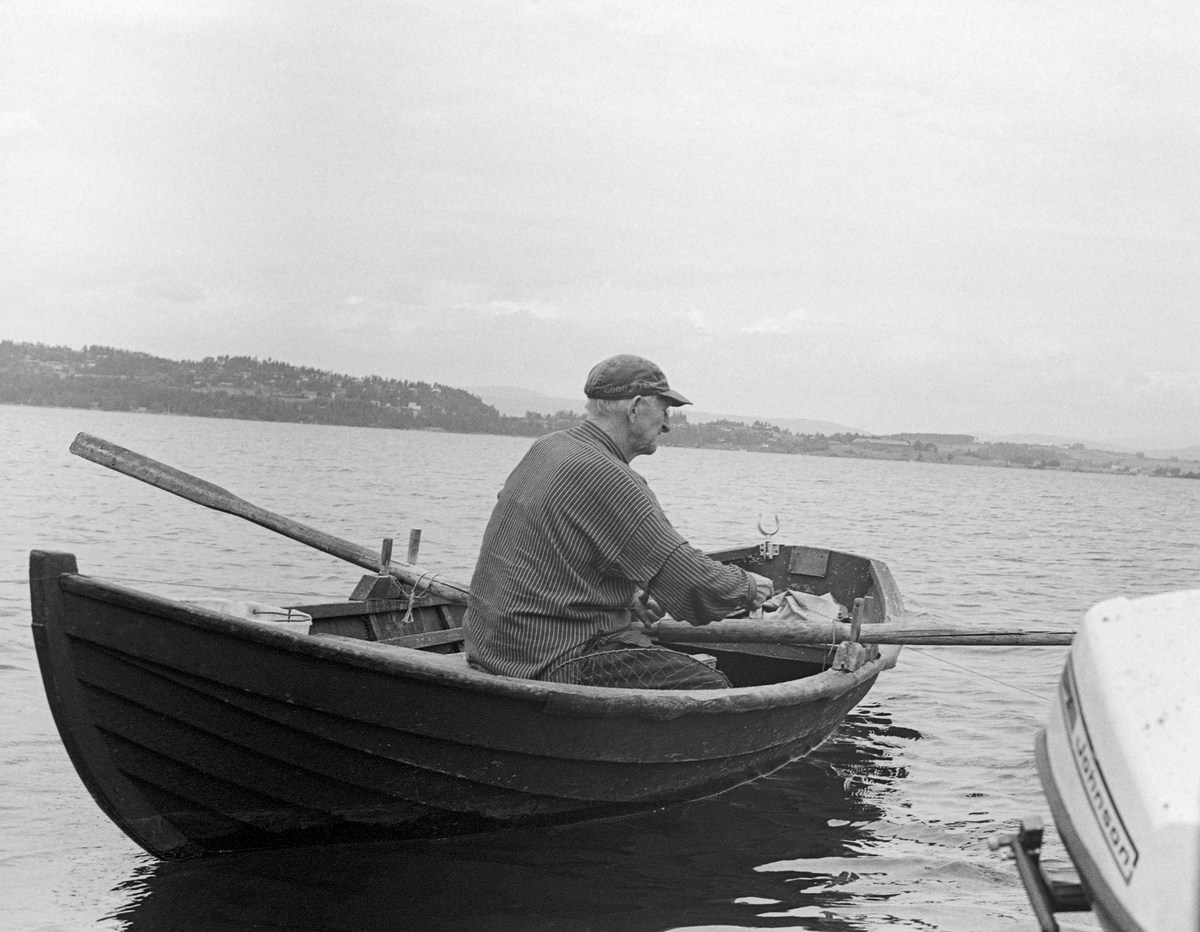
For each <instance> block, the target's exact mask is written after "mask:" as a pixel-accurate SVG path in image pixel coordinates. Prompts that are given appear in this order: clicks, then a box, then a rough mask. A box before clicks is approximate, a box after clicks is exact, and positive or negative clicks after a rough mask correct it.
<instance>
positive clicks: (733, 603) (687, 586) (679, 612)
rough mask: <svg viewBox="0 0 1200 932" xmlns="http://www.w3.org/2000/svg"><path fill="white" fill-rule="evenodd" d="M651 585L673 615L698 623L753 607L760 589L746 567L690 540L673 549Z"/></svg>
mask: <svg viewBox="0 0 1200 932" xmlns="http://www.w3.org/2000/svg"><path fill="white" fill-rule="evenodd" d="M649 589H650V593H651V595H653V596H654V598H655V599H657V600H658V603H659V604H660V605H661V606H662V607H663V608H665V609H666V610H667V611H668V612H670V613H671V616H672V617H673V618H677V619H679V620H680V621H688V622H691V623H692V624H694V625H704V624H708V623H709V622H710V621H717V620H718V619H721V618H724V617H725V616H726V615H728V614H730V613H731V612H735V611H737V610H738V609H740V608H749V607H750V606H751V605H752V604H753V600H754V596H755V593H756V587H755V586H754V585H753V584H752V583H751V580H750V576H749V574H747V573H746V571H745V570H743V569H740V568H739V567H736V566H728V565H726V564H724V563H718V562H717V561H716V560H712V559H710V558H709V557H706V556H705V555H704V554H702V553H701V552H700V551H699V550H697V549H696V548H695V547H692V546H691V545H689V544H682V545H681V546H679V547H676V548H675V550H673V551H672V552H671V554H670V556H668V557H667V559H666V560H665V561H664V563H663V565H662V567H661V568H660V569H659V571H658V574H657V575H656V576H655V577H654V578H653V579H652V580H651V581H650V586H649Z"/></svg>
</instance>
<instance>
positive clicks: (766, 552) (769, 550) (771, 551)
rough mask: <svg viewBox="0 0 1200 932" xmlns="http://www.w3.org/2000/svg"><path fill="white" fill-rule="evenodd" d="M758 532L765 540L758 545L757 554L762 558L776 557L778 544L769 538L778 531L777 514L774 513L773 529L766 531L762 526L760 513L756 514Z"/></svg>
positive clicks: (770, 558)
mask: <svg viewBox="0 0 1200 932" xmlns="http://www.w3.org/2000/svg"><path fill="white" fill-rule="evenodd" d="M758 533H760V534H761V535H762V536H763V537H765V538H766V540H764V541H763V542H762V543H761V544H759V545H758V555H759V556H760V557H761V558H762V559H764V560H772V559H774V558H775V557H777V556H778V555H779V544H777V543H775V542H774V541H773V540H771V538H772V537H774V536H775V535H776V534H778V533H779V515H775V530H773V531H768V530H767V529H766V528H765V527H763V523H762V515H761V514H760V515H759V516H758Z"/></svg>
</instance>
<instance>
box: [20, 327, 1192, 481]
mask: <svg viewBox="0 0 1200 932" xmlns="http://www.w3.org/2000/svg"><path fill="white" fill-rule="evenodd" d="M0 404H13V405H21V406H25V407H54V408H74V409H77V410H104V411H129V412H135V413H141V412H144V413H155V414H177V415H184V416H189V417H211V418H216V419H231V420H244V421H271V422H277V423H297V424H331V425H340V426H344V427H373V428H380V429H388V430H424V431H445V432H450V433H462V434H491V435H497V436H517V437H529V438H533V437H538V436H541V435H543V434H547V433H550V432H552V431H556V430H563V429H566V428H569V427H573V426H575V425H576V424H579V423H580V422H581V420H582V416H581V415H579V414H578V413H577V412H575V411H567V410H563V411H557V412H554V413H540V412H534V411H528V412H526V413H525V415H524V416H523V417H514V416H509V415H502V414H501V413H500V412H499V411H497V409H496V408H494V407H492V406H491V405H488V404H485V403H484V402H483V400H482V399H480V398H479V397H478V396H476V395H473V394H471V393H469V392H467V391H464V390H463V389H459V388H454V387H452V386H448V385H441V384H438V383H433V384H430V383H427V382H408V381H403V380H398V379H383V378H380V377H378V376H368V377H365V378H359V377H356V376H347V375H340V374H338V373H333V372H326V371H323V370H318V369H311V368H306V367H298V366H292V365H290V364H288V363H283V362H279V361H277V360H271V359H267V360H258V359H253V358H250V357H245V356H233V357H231V356H219V357H206V358H205V359H203V360H199V361H193V360H184V361H178V360H170V359H163V358H161V357H156V356H150V355H149V354H146V353H135V352H131V351H128V350H120V349H114V348H112V347H104V346H92V347H86V346H85V347H84V348H83V349H81V350H73V349H70V348H69V347H63V346H45V345H43V344H40V343H15V342H13V341H11V340H4V341H0ZM659 443H660V445H661V446H666V447H694V448H700V449H710V450H744V451H748V452H756V453H785V454H797V453H799V454H805V455H810V456H836V457H844V458H855V459H882V460H906V461H910V462H932V463H949V464H953V465H960V466H1000V467H1007V468H1022V469H1040V470H1059V471H1068V472H1095V473H1112V474H1122V475H1150V476H1158V477H1168V478H1184V479H1200V460H1182V461H1181V460H1179V459H1178V458H1175V457H1171V458H1169V459H1155V458H1152V457H1147V456H1146V455H1145V454H1142V453H1120V452H1114V451H1107V450H1093V449H1090V448H1087V447H1085V446H1084V445H1083V444H1079V443H1076V444H1071V445H1069V446H1052V445H1046V444H1023V443H999V442H997V443H981V442H979V441H978V440H977V439H976V438H975V437H973V436H970V435H965V434H933V433H927V434H920V433H905V434H892V435H889V436H886V437H878V436H868V435H863V434H856V433H835V434H831V435H825V434H819V433H818V434H799V433H793V432H792V431H790V430H786V429H784V428H781V427H779V426H777V425H775V424H772V423H769V422H767V421H755V422H754V423H752V424H745V423H743V422H741V421H734V420H716V421H706V422H704V423H700V424H696V423H690V422H689V421H688V420H687V417H686V415H685V414H682V413H680V414H676V415H674V416H673V417H672V422H671V430H670V433H668V434H665V435H663V436H662V438H661V439H660V441H659Z"/></svg>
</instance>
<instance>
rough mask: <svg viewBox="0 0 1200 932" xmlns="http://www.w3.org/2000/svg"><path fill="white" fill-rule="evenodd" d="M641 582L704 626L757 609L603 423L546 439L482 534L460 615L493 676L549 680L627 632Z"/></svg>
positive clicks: (739, 578)
mask: <svg viewBox="0 0 1200 932" xmlns="http://www.w3.org/2000/svg"><path fill="white" fill-rule="evenodd" d="M639 587H643V588H646V589H648V590H649V591H650V592H651V593H652V594H653V595H654V597H655V598H656V599H657V600H658V602H659V604H661V605H662V606H663V608H665V609H666V610H667V611H668V612H670V613H671V615H672V616H674V617H675V618H679V619H686V620H688V621H691V622H693V623H695V624H704V623H706V622H709V621H713V620H715V619H718V618H723V617H725V616H726V615H728V614H729V613H730V612H732V611H734V610H736V609H738V608H744V607H749V606H750V605H751V603H752V600H753V598H754V594H755V586H754V584H753V581H752V580H751V579H750V578H749V576H747V574H746V573H745V572H744V571H743V570H741V569H738V568H737V567H732V566H725V565H723V564H721V563H717V562H715V561H713V560H710V559H709V558H708V557H706V556H704V554H702V553H700V552H699V551H698V550H696V549H695V548H693V547H691V546H690V545H689V544H688V543H687V541H686V540H684V539H683V537H681V536H680V534H679V532H678V531H676V530H675V528H673V527H672V526H671V523H670V522H669V521H668V520H667V517H666V515H664V514H663V511H662V508H661V507H659V504H658V500H657V499H656V498H655V497H654V493H653V492H651V491H650V487H649V486H648V485H647V484H646V480H645V479H643V478H642V477H641V476H640V475H639V474H638V473H636V472H634V470H633V469H632V468H631V467H630V466H629V464H628V463H627V462H625V459H624V458H623V457H622V455H621V452H620V450H619V449H618V447H617V446H616V444H615V443H614V442H613V441H612V439H611V438H610V437H609V436H608V435H607V434H606V433H605V432H604V431H603V430H601V429H600V428H599V427H598V426H597V425H595V424H593V423H591V422H590V421H589V422H585V423H584V424H582V425H580V426H579V427H575V428H572V429H571V430H566V431H560V432H558V433H554V434H550V435H548V436H546V437H542V438H541V439H539V440H538V441H536V442H535V443H534V444H533V446H532V447H531V448H530V450H529V452H528V453H527V454H526V455H525V458H524V459H523V460H522V461H521V462H520V463H519V464H518V465H517V468H516V469H514V470H513V472H512V475H510V476H509V477H508V481H507V482H506V483H505V485H504V488H503V489H502V490H501V492H500V495H499V500H498V501H497V503H496V508H495V510H494V511H493V512H492V517H491V520H490V521H489V522H488V526H487V530H486V532H485V533H484V536H483V546H482V548H481V550H480V553H479V561H478V563H477V564H476V566H475V574H474V576H473V577H472V579H471V596H470V601H469V603H468V611H467V616H466V618H465V620H464V622H463V629H464V635H465V643H466V650H467V658H468V660H469V661H470V662H471V664H472V665H474V666H476V667H478V668H480V669H483V670H487V671H489V672H491V673H497V674H502V675H504V676H516V677H525V678H528V679H538V678H540V677H543V676H544V675H545V674H546V673H547V671H548V670H549V669H550V668H552V667H553V666H555V665H556V664H558V663H560V662H561V661H563V660H567V659H570V658H573V657H577V656H579V655H580V654H581V653H583V652H584V651H585V650H586V648H587V646H588V644H589V642H590V641H592V640H593V638H596V637H597V636H604V635H617V634H620V633H621V632H624V631H629V630H630V628H631V620H632V616H631V612H630V605H631V604H632V602H633V597H634V593H635V592H636V591H637V589H638V588H639Z"/></svg>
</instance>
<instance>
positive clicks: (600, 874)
mask: <svg viewBox="0 0 1200 932" xmlns="http://www.w3.org/2000/svg"><path fill="white" fill-rule="evenodd" d="M919 737H920V736H919V735H918V734H917V733H916V732H914V731H911V730H909V729H904V728H898V727H896V726H894V725H893V724H892V721H891V718H890V716H888V715H887V714H886V713H884V712H882V711H881V710H879V709H878V708H874V707H872V706H870V705H864V706H863V707H860V709H859V710H857V711H856V712H854V713H852V714H851V716H850V717H849V718H848V719H847V720H846V723H845V725H844V726H843V728H842V729H841V730H840V731H839V732H838V734H837V735H836V736H835V737H834V738H833V739H831V740H830V741H828V742H827V743H826V744H825V745H823V746H822V747H821V748H820V749H818V751H817V752H816V753H814V754H813V755H812V756H811V757H810V758H808V759H807V760H804V761H798V762H796V763H794V764H791V765H789V766H788V767H785V768H783V769H782V770H780V771H778V772H776V773H775V774H773V775H772V776H770V777H768V778H766V779H764V780H760V781H758V782H756V783H754V784H751V785H748V786H743V787H739V788H737V789H736V790H733V791H731V792H729V793H727V794H725V795H724V796H722V797H720V798H719V799H716V800H701V801H698V802H693V803H686V804H681V805H676V806H671V807H668V808H666V809H663V810H659V811H657V812H651V813H644V814H641V815H638V816H632V817H626V818H622V819H616V820H611V821H605V822H594V823H587V824H583V825H575V826H570V827H566V828H557V829H539V830H531V831H513V832H505V833H501V834H497V835H491V836H484V837H477V838H470V839H458V840H453V841H443V842H433V843H430V842H424V843H401V844H374V845H343V846H336V847H328V848H314V849H302V850H292V851H271V852H261V853H252V854H240V855H232V856H228V857H222V858H217V859H212V860H208V861H199V862H184V863H180V864H166V863H162V864H153V863H151V864H150V865H149V866H147V867H143V868H141V869H139V871H138V872H137V874H136V875H135V877H133V878H132V879H131V881H130V883H129V884H128V886H127V888H126V893H127V895H128V896H129V899H130V901H131V904H132V905H130V907H129V908H127V909H125V910H122V911H121V912H120V913H119V915H120V917H121V918H122V919H124V920H126V921H127V922H128V929H129V930H130V932H166V930H177V929H187V930H189V932H206V930H218V929H219V930H224V932H230V930H247V932H248V930H251V929H262V928H269V929H297V930H299V929H306V930H317V929H329V930H333V929H338V930H340V929H356V930H361V932H373V930H388V932H393V930H396V929H402V928H412V929H443V928H444V929H456V930H463V929H468V930H469V929H501V930H503V929H553V928H563V929H568V928H569V929H578V928H587V929H592V930H608V929H611V930H622V932H638V930H646V932H651V930H661V929H670V928H685V927H688V926H695V925H703V926H705V927H712V926H714V925H715V926H754V927H766V928H772V927H778V926H779V925H780V924H781V920H787V921H788V922H794V921H795V919H796V918H797V917H801V916H803V917H804V918H805V922H804V927H806V928H820V929H830V930H833V929H855V928H866V926H859V925H857V924H855V923H854V922H851V921H848V920H846V919H845V918H844V916H842V913H843V912H844V910H842V909H841V906H843V905H844V904H845V902H846V901H847V900H848V899H851V898H854V899H859V898H861V895H862V894H861V893H860V892H857V891H855V892H847V891H848V890H850V888H851V887H852V885H854V884H855V883H859V882H861V880H862V878H869V877H870V876H871V875H873V874H880V873H881V872H886V868H882V867H881V865H879V864H878V863H876V862H875V861H874V860H873V859H870V858H864V857H863V855H865V854H866V853H868V852H869V850H870V848H871V846H872V843H873V835H872V829H871V826H872V825H873V824H875V823H877V822H878V821H879V820H880V819H882V818H883V815H884V812H883V809H881V808H880V805H879V802H880V800H881V799H882V797H884V796H886V795H887V794H889V793H892V792H894V790H895V784H896V782H897V781H899V780H902V779H903V778H904V768H903V767H900V766H897V765H896V762H895V760H894V753H895V751H896V749H897V748H898V747H899V746H901V745H902V744H904V743H907V742H912V741H914V740H916V739H918V738H919ZM214 894H217V895H214ZM880 895H881V896H886V894H880ZM598 903H600V904H602V907H601V908H598V905H597V904H598ZM814 919H819V920H820V922H819V923H817V924H816V925H814V924H813V920H814ZM785 924H786V923H785Z"/></svg>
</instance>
